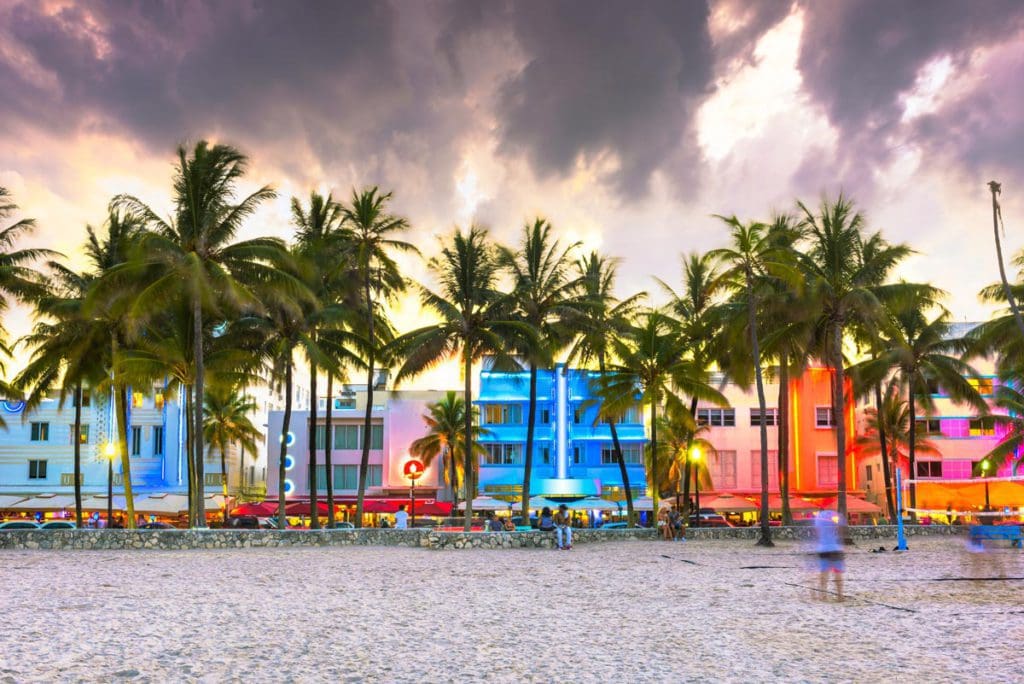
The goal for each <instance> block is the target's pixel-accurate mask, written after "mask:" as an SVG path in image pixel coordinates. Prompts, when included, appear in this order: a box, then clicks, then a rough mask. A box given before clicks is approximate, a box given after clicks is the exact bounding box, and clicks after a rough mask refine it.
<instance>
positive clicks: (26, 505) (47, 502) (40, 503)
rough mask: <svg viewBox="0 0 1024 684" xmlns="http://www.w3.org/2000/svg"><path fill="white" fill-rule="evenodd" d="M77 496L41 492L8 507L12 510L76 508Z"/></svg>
mask: <svg viewBox="0 0 1024 684" xmlns="http://www.w3.org/2000/svg"><path fill="white" fill-rule="evenodd" d="M74 506H75V497H73V496H67V495H66V494H40V495H39V496H33V497H32V498H31V499H25V500H24V501H19V502H17V503H14V504H11V505H10V506H8V507H7V508H8V509H10V510H12V511H59V510H62V509H64V508H74Z"/></svg>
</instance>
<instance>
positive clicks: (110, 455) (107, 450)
mask: <svg viewBox="0 0 1024 684" xmlns="http://www.w3.org/2000/svg"><path fill="white" fill-rule="evenodd" d="M103 456H104V457H105V458H106V459H107V527H113V526H114V457H115V456H117V446H116V445H115V444H114V443H113V442H107V444H106V446H104V447H103Z"/></svg>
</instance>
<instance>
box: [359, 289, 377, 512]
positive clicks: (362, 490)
mask: <svg viewBox="0 0 1024 684" xmlns="http://www.w3.org/2000/svg"><path fill="white" fill-rule="evenodd" d="M363 296H364V298H365V301H366V323H367V339H368V340H369V349H368V351H367V360H366V414H365V416H364V418H363V451H362V454H361V456H360V458H359V490H358V492H357V494H356V527H362V526H363V498H364V497H365V496H366V475H367V473H366V471H367V469H369V467H370V420H371V419H372V418H373V362H374V351H375V349H374V345H375V344H376V342H375V340H374V330H373V301H372V300H371V299H370V275H369V272H367V275H366V281H365V282H364V284H363Z"/></svg>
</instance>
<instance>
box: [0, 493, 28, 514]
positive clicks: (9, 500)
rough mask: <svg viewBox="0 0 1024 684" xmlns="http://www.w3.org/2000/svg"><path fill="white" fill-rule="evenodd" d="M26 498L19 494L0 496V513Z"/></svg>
mask: <svg viewBox="0 0 1024 684" xmlns="http://www.w3.org/2000/svg"><path fill="white" fill-rule="evenodd" d="M27 498H28V497H27V496H21V495H20V494H0V511H4V510H7V509H8V508H10V507H11V505H12V504H16V503H18V502H19V501H24V500H25V499H27Z"/></svg>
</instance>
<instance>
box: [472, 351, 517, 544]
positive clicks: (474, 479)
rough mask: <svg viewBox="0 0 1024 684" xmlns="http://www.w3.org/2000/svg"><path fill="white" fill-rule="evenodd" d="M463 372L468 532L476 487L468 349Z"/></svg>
mask: <svg viewBox="0 0 1024 684" xmlns="http://www.w3.org/2000/svg"><path fill="white" fill-rule="evenodd" d="M463 372H464V373H465V375H466V378H465V392H466V410H465V414H466V417H465V425H464V433H463V437H464V439H465V453H464V454H463V455H462V458H463V470H465V473H464V474H463V479H465V481H466V519H465V520H464V521H463V526H462V529H463V531H465V532H469V530H470V528H471V526H472V521H473V493H474V492H473V490H474V488H475V487H476V477H474V474H475V472H474V471H475V469H474V468H473V459H474V458H476V454H475V453H474V451H473V357H472V356H470V354H469V350H468V349H465V350H464V351H463ZM527 505H529V502H527ZM527 515H529V513H527ZM527 520H529V518H527ZM524 524H525V523H524Z"/></svg>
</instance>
